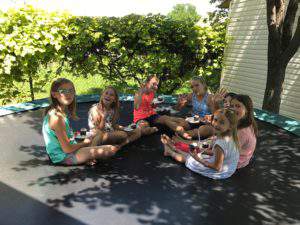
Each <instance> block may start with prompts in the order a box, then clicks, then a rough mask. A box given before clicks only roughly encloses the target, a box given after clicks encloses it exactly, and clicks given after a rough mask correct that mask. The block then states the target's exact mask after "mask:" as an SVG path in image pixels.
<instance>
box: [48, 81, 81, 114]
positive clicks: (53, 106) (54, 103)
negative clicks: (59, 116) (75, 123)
mask: <svg viewBox="0 0 300 225" xmlns="http://www.w3.org/2000/svg"><path fill="white" fill-rule="evenodd" d="M63 84H71V85H72V86H73V89H74V90H75V87H74V84H73V82H72V81H70V80H69V79H67V78H58V79H56V80H55V81H53V82H52V84H51V88H50V98H49V99H50V105H49V106H48V107H47V108H46V109H45V112H44V115H46V114H47V113H48V112H49V111H50V110H52V109H55V110H57V111H60V109H59V108H58V106H60V103H59V101H58V100H57V99H56V98H54V97H53V95H52V93H53V92H57V91H58V89H59V88H60V86H61V85H63ZM74 95H75V93H74ZM76 108H77V104H76V97H75V96H74V100H73V102H72V103H71V104H70V105H68V107H67V110H68V113H69V114H70V116H71V118H72V119H78V117H77V115H76Z"/></svg>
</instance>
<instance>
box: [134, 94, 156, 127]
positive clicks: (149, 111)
mask: <svg viewBox="0 0 300 225" xmlns="http://www.w3.org/2000/svg"><path fill="white" fill-rule="evenodd" d="M153 99H154V92H150V93H149V94H146V93H145V94H143V95H142V102H141V104H140V107H139V108H138V109H137V110H136V109H134V110H133V122H134V123H136V122H137V121H139V120H142V119H145V118H148V117H149V116H152V115H154V114H156V112H155V111H154V108H153V106H152V105H151V103H152V101H153Z"/></svg>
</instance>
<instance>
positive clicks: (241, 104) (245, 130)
mask: <svg viewBox="0 0 300 225" xmlns="http://www.w3.org/2000/svg"><path fill="white" fill-rule="evenodd" d="M230 105H231V108H232V109H233V110H234V111H235V112H236V115H237V118H238V138H239V145H240V159H239V163H238V168H242V167H245V166H247V165H248V164H249V161H250V159H251V158H252V156H253V153H254V151H255V147H256V139H257V136H258V129H257V125H256V121H255V119H254V112H253V103H252V100H251V98H250V97H249V96H248V95H236V96H234V97H233V98H232V100H231V103H230Z"/></svg>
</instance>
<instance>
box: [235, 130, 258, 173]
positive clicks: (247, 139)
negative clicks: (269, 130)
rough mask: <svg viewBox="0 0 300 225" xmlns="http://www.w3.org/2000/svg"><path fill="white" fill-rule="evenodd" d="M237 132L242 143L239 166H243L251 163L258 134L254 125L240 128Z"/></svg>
mask: <svg viewBox="0 0 300 225" xmlns="http://www.w3.org/2000/svg"><path fill="white" fill-rule="evenodd" d="M237 134H238V139H239V144H240V159H239V163H238V166H237V167H238V168H242V167H245V166H247V165H248V164H249V161H250V159H251V157H252V155H253V153H254V150H255V147H256V136H255V134H254V131H253V128H252V126H249V127H246V128H242V129H239V130H238V133H237Z"/></svg>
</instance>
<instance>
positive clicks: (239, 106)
mask: <svg viewBox="0 0 300 225" xmlns="http://www.w3.org/2000/svg"><path fill="white" fill-rule="evenodd" d="M230 107H231V108H232V109H233V110H234V111H235V113H236V115H237V119H238V120H240V119H242V118H244V117H245V116H246V114H247V109H246V107H245V105H244V104H243V103H241V102H239V101H238V100H237V99H232V100H231V103H230Z"/></svg>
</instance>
